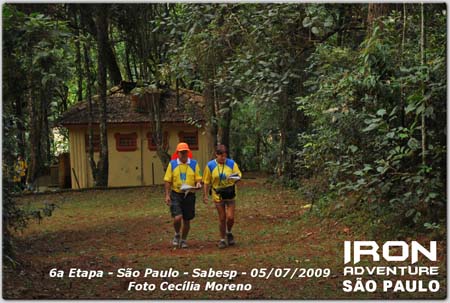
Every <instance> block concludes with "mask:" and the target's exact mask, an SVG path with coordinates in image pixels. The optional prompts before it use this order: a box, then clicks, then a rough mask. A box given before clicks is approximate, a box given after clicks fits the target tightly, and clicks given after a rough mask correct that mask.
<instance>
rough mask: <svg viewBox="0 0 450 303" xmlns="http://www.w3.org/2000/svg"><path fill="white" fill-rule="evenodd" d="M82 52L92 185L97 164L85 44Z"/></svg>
mask: <svg viewBox="0 0 450 303" xmlns="http://www.w3.org/2000/svg"><path fill="white" fill-rule="evenodd" d="M83 51H84V66H85V72H86V79H87V82H86V83H87V85H86V92H87V96H86V99H87V105H88V136H89V142H88V144H89V146H88V157H89V165H90V167H91V172H92V178H93V179H94V184H95V185H96V184H97V181H98V180H97V179H98V171H97V164H96V163H95V160H94V143H93V140H94V130H93V128H92V120H93V117H92V92H91V88H92V81H91V78H92V76H91V68H90V65H91V63H90V60H89V51H88V49H87V46H86V44H84V45H83Z"/></svg>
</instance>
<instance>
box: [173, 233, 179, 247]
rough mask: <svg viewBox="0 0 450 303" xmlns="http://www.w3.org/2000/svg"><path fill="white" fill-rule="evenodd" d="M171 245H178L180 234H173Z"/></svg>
mask: <svg viewBox="0 0 450 303" xmlns="http://www.w3.org/2000/svg"><path fill="white" fill-rule="evenodd" d="M172 245H173V246H179V245H180V235H179V234H178V235H175V237H173V240H172Z"/></svg>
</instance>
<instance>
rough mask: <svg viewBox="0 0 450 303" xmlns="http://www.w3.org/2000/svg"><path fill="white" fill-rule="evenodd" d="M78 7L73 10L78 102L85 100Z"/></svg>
mask: <svg viewBox="0 0 450 303" xmlns="http://www.w3.org/2000/svg"><path fill="white" fill-rule="evenodd" d="M77 10H78V9H77V7H75V8H74V9H72V14H73V22H74V25H75V37H76V38H75V68H76V73H77V100H78V101H81V100H83V68H82V67H81V48H80V30H79V22H78V14H77Z"/></svg>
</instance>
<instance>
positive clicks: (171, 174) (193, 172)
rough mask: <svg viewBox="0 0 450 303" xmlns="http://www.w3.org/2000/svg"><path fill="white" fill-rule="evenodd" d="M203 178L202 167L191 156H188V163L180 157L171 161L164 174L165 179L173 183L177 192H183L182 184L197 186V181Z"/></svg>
mask: <svg viewBox="0 0 450 303" xmlns="http://www.w3.org/2000/svg"><path fill="white" fill-rule="evenodd" d="M201 180H202V175H201V173H200V167H199V165H198V163H197V161H196V160H193V159H190V158H188V160H187V162H186V163H183V162H181V161H180V159H175V160H172V161H170V163H169V165H168V166H167V170H166V174H165V175H164V181H166V182H169V183H171V184H172V190H173V191H176V192H177V193H182V192H183V191H182V190H181V189H180V188H181V185H183V184H187V185H190V186H195V183H196V182H200V181H201Z"/></svg>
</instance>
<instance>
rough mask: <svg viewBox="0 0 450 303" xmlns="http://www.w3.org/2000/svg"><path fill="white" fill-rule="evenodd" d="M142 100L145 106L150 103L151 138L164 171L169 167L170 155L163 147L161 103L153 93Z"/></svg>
mask: <svg viewBox="0 0 450 303" xmlns="http://www.w3.org/2000/svg"><path fill="white" fill-rule="evenodd" d="M144 98H146V101H147V104H148V102H150V105H151V110H150V115H151V120H152V121H153V122H152V123H153V137H154V140H155V143H156V154H157V155H158V157H159V159H160V160H161V163H162V165H163V169H165V168H166V167H167V165H169V162H170V155H169V154H168V153H167V150H166V149H165V147H164V139H163V128H162V123H161V101H160V98H155V94H154V93H150V94H145V95H144Z"/></svg>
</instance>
